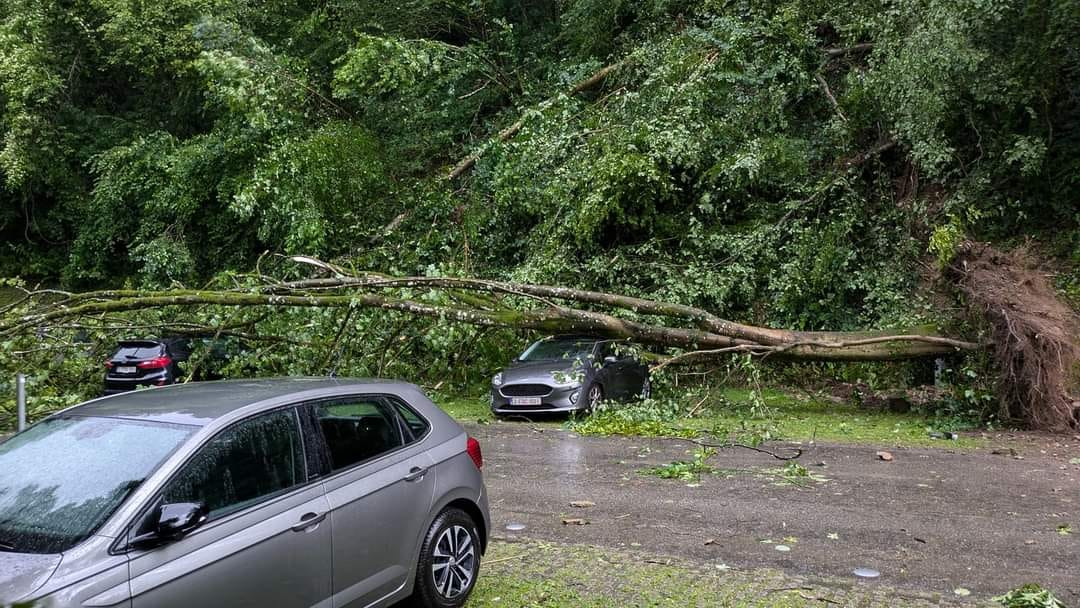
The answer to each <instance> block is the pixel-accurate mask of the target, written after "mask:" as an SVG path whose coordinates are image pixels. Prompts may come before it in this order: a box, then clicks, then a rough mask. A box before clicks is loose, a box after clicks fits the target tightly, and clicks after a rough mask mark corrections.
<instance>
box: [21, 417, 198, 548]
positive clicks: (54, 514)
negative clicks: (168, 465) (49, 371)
mask: <svg viewBox="0 0 1080 608" xmlns="http://www.w3.org/2000/svg"><path fill="white" fill-rule="evenodd" d="M195 430H196V427H190V426H181V425H172V424H161V423H153V422H140V421H135V420H122V419H116V418H83V417H78V416H70V417H54V418H49V419H46V420H43V421H42V422H39V423H37V424H35V425H34V426H32V427H30V428H29V429H27V430H26V431H24V432H22V433H19V434H18V435H15V436H14V437H12V438H10V439H8V440H7V441H5V442H3V443H0V551H15V552H19V553H60V552H63V551H67V550H68V549H70V548H71V547H73V546H75V545H76V544H77V543H79V542H81V541H82V540H83V539H85V538H86V537H87V536H89V535H90V534H92V533H93V531H94V530H95V529H97V527H98V526H99V525H101V523H102V522H104V521H105V520H106V519H107V518H108V517H109V516H110V515H111V514H112V513H113V511H114V510H115V509H116V508H117V507H118V506H119V505H120V503H122V502H123V501H124V499H125V498H127V496H128V495H129V494H130V493H131V492H133V491H134V490H135V488H137V487H139V484H141V483H142V481H143V479H145V478H146V477H147V476H148V475H150V474H151V473H152V472H153V471H154V470H155V469H156V468H157V467H158V465H159V464H161V462H162V461H164V460H165V458H166V457H167V456H168V455H169V454H172V452H173V451H174V450H175V449H176V448H177V447H179V446H180V445H181V444H182V443H183V442H184V441H186V440H187V438H188V437H189V436H190V435H191V434H192V433H193V432H194V431H195Z"/></svg>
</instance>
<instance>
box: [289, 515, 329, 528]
mask: <svg viewBox="0 0 1080 608" xmlns="http://www.w3.org/2000/svg"><path fill="white" fill-rule="evenodd" d="M324 519H326V513H304V515H303V516H302V517H301V518H300V523H298V524H296V525H295V526H293V527H292V531H293V532H303V531H305V530H310V529H311V528H312V527H314V526H317V525H318V524H320V523H322V520H324Z"/></svg>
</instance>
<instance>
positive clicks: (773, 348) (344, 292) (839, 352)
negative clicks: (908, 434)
mask: <svg viewBox="0 0 1080 608" xmlns="http://www.w3.org/2000/svg"><path fill="white" fill-rule="evenodd" d="M320 267H321V266H320ZM341 272H344V271H341ZM262 280H263V281H265V283H264V284H262V285H257V286H254V287H251V286H247V287H243V288H239V287H238V288H235V289H231V290H230V289H221V290H186V289H176V290H168V291H140V290H101V291H94V292H87V293H83V294H70V295H68V296H67V297H64V298H63V299H61V300H59V301H56V300H53V301H43V302H42V303H41V304H40V305H39V306H37V307H34V308H31V309H29V310H27V311H26V312H25V313H24V314H22V315H21V316H15V317H13V316H11V315H9V316H8V317H7V318H4V317H3V316H0V337H5V336H10V335H14V334H17V333H20V332H24V331H28V330H30V329H32V328H35V327H42V326H48V325H50V324H56V323H60V322H64V321H70V320H72V319H78V318H80V317H87V316H91V315H105V314H110V313H116V312H127V311H133V310H140V309H146V308H163V307H170V306H180V307H191V306H207V305H209V306H226V307H235V306H255V307H263V306H291V307H297V306H300V307H366V308H377V309H382V310H387V311H394V312H400V313H405V314H411V315H416V316H422V317H428V318H438V319H447V320H450V321H454V322H459V323H468V324H472V325H479V326H485V327H508V328H516V329H528V330H536V331H542V332H545V333H552V334H554V333H587V334H596V335H603V336H608V337H613V338H622V339H627V340H632V341H635V342H638V343H641V344H645V345H650V346H658V347H662V348H678V349H682V350H687V351H691V352H690V353H688V354H685V355H679V356H677V357H675V358H674V359H669V360H668V361H667V362H665V363H663V364H662V365H670V364H671V363H672V362H678V363H682V362H693V361H698V360H701V359H703V358H708V357H710V356H716V355H719V354H723V353H731V352H748V353H751V354H753V355H757V356H779V357H788V358H796V359H808V360H858V361H877V360H892V359H905V358H913V357H925V356H940V355H945V354H949V353H953V352H957V351H965V350H974V349H977V348H980V345H978V344H974V343H971V342H965V341H962V340H956V339H952V338H947V337H941V336H933V335H925V334H924V333H923V332H911V333H905V334H890V333H884V332H795V331H788V330H780V329H772V328H766V327H756V326H752V325H745V324H741V323H735V322H732V321H728V320H726V319H721V318H719V317H717V316H716V315H713V314H711V313H709V312H708V311H705V310H703V309H700V308H695V307H692V306H685V305H680V304H673V303H669V302H659V301H654V300H647V299H643V298H636V297H631V296H624V295H619V294H611V293H604V292H596V291H589V290H580V289H571V288H565V287H555V286H549V285H532V284H525V283H510V282H504V281H490V280H484V279H474V278H457V277H385V276H380V275H374V274H369V275H363V276H336V277H328V278H315V279H307V280H300V281H291V282H280V281H277V280H275V279H272V278H266V277H262ZM390 289H392V290H399V291H406V292H407V291H409V290H414V289H430V290H439V291H442V292H445V293H448V294H450V295H454V294H462V295H463V294H467V293H470V292H471V293H475V292H486V293H491V294H497V295H502V296H510V297H517V298H523V299H524V300H525V301H527V302H532V303H539V304H540V305H541V306H540V307H534V308H526V309H515V308H511V307H505V306H502V303H497V302H496V304H497V306H484V305H482V304H479V303H477V298H476V297H475V296H474V297H471V298H465V297H462V298H458V299H459V300H460V301H463V302H464V303H465V304H464V305H444V304H432V303H429V302H422V301H417V300H413V299H408V298H396V297H389V296H385V295H382V294H378V293H372V292H373V291H376V290H380V291H381V290H390ZM505 302H507V301H506V300H504V301H503V303H505ZM558 302H570V303H572V304H574V305H575V306H581V305H589V306H590V307H593V306H598V307H605V308H609V309H618V310H624V311H631V312H634V313H637V314H640V315H644V316H645V318H648V319H653V318H655V319H657V320H655V321H653V320H649V321H642V320H631V319H625V318H620V317H618V316H615V315H613V314H609V313H604V312H598V311H595V310H586V309H583V308H579V307H574V306H566V305H561V304H559V303H558ZM685 323H690V324H692V325H693V326H694V327H693V328H687V327H681V326H680V325H681V324H685Z"/></svg>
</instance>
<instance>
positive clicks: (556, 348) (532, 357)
mask: <svg viewBox="0 0 1080 608" xmlns="http://www.w3.org/2000/svg"><path fill="white" fill-rule="evenodd" d="M593 345H594V343H593V342H589V341H582V340H560V339H556V340H540V341H539V342H536V343H535V344H533V345H532V346H530V347H529V348H527V349H526V350H525V352H523V353H521V356H519V357H518V359H519V360H520V361H553V360H557V359H587V358H589V357H590V356H592V351H593Z"/></svg>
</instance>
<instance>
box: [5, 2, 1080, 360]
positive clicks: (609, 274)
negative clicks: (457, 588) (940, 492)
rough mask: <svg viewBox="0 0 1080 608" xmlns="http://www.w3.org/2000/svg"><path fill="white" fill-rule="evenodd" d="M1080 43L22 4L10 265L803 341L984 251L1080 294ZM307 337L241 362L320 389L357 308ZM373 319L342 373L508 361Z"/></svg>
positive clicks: (1031, 33) (818, 27) (732, 15)
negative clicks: (347, 273)
mask: <svg viewBox="0 0 1080 608" xmlns="http://www.w3.org/2000/svg"><path fill="white" fill-rule="evenodd" d="M1076 40H1080V3H1077V2H1075V0H1029V1H1023V0H896V1H893V2H874V1H871V0H858V1H855V2H840V3H838V2H826V1H824V0H770V1H766V2H750V1H747V0H706V1H703V2H687V1H685V0H644V1H639V2H630V1H626V0H617V1H613V0H564V1H562V2H555V1H553V0H529V1H525V2H510V1H509V0H406V1H403V2H393V3H386V2H372V1H368V0H329V1H324V2H307V1H305V0H289V1H282V2H269V3H267V2H256V1H254V0H178V1H176V2H168V3H155V2H145V1H143V0H8V1H6V2H4V3H2V4H0V136H2V142H0V182H2V186H0V235H2V243H0V274H6V275H20V276H24V277H28V278H31V279H33V280H38V279H43V280H45V281H47V282H60V283H63V284H65V285H69V286H74V287H98V286H102V285H117V284H121V283H123V282H125V281H128V282H133V283H143V284H149V285H168V284H170V283H172V282H175V281H182V282H186V283H193V282H200V281H205V280H207V279H208V278H210V277H214V276H216V275H219V273H222V272H225V271H230V270H250V269H251V268H252V267H254V265H255V264H256V262H257V260H258V258H259V256H260V255H261V254H262V253H263V252H265V251H271V252H286V253H305V254H311V255H317V256H321V257H324V258H328V259H334V260H337V261H339V262H342V263H346V264H350V265H353V266H355V267H358V268H365V269H372V270H376V271H382V272H390V273H401V274H425V273H431V272H441V273H448V274H471V275H479V276H492V277H500V278H510V277H513V278H517V279H522V280H530V281H535V282H548V283H562V284H571V285H575V286H582V287H591V288H596V289H603V290H610V291H617V292H623V293H628V294H648V295H650V296H652V297H656V298H660V299H666V300H670V301H674V302H685V303H689V304H694V305H699V306H704V307H707V308H709V309H711V310H714V311H716V312H717V313H719V314H723V315H727V316H730V317H734V318H738V319H743V320H747V321H750V322H756V323H767V324H773V325H777V326H785V327H790V328H796V329H800V328H801V329H819V328H825V329H852V328H862V327H869V326H874V327H900V326H908V325H911V324H913V323H921V322H937V323H940V322H947V321H948V320H949V319H948V317H949V315H947V314H941V313H940V311H938V310H937V309H936V307H932V306H931V305H930V303H929V300H928V299H927V298H926V297H924V294H925V293H926V290H925V289H924V287H925V285H923V284H922V283H924V282H923V281H921V280H920V276H924V275H925V274H926V273H924V269H928V268H929V267H930V266H932V264H927V262H928V261H931V260H932V259H933V258H934V257H936V258H937V259H938V260H939V261H940V262H947V261H948V260H949V259H950V258H951V257H952V254H953V251H954V249H955V247H956V244H957V243H958V242H959V240H960V238H961V237H963V236H964V235H967V236H973V237H976V238H982V239H990V240H998V241H1006V242H1010V241H1018V240H1020V239H1022V238H1024V237H1026V236H1033V237H1035V238H1036V239H1038V240H1039V241H1040V242H1041V243H1042V245H1043V247H1044V249H1045V250H1046V251H1047V252H1048V253H1050V254H1051V255H1053V256H1056V257H1059V258H1061V259H1063V260H1065V261H1066V262H1067V270H1066V272H1065V273H1063V275H1062V277H1063V278H1062V280H1061V281H1060V282H1059V283H1060V285H1059V286H1060V287H1062V288H1063V289H1064V290H1065V291H1066V292H1067V293H1071V294H1075V293H1076V290H1077V287H1076V285H1077V282H1078V279H1080V277H1078V275H1077V274H1076V271H1075V270H1069V269H1075V267H1076V262H1077V261H1078V260H1080V236H1078V231H1077V225H1078V219H1080V208H1078V207H1077V205H1076V201H1077V195H1078V193H1080V188H1078V186H1080V153H1078V151H1080V46H1078V45H1077V44H1076ZM860 44H870V45H872V46H869V47H865V46H855V45H860ZM835 49H849V52H839V51H838V52H831V53H830V52H826V51H827V50H835ZM616 62H619V67H618V69H616V70H615V71H614V72H613V73H612V74H611V75H610V76H609V77H608V78H607V79H606V80H605V81H604V82H603V83H602V85H601V86H599V87H596V88H593V89H590V90H588V91H585V92H583V93H581V94H578V95H572V96H569V95H567V94H566V91H568V90H569V89H570V87H571V86H572V85H573V84H574V83H575V82H579V81H581V80H582V79H584V78H587V77H588V76H589V75H590V74H592V73H594V72H595V71H596V70H597V69H598V68H600V67H601V66H604V65H608V64H612V63H616ZM822 83H825V84H824V85H823V84H822ZM830 96H832V97H834V98H835V102H836V104H837V105H836V106H834V105H833V102H832V101H831V100H830ZM545 101H547V102H548V103H542V102H545ZM520 117H523V118H524V128H523V129H522V130H521V131H520V133H518V134H517V135H516V136H515V137H513V138H511V139H510V140H509V141H506V142H499V141H497V140H496V139H495V137H494V136H495V134H496V133H497V132H498V130H499V129H502V128H505V127H506V126H508V125H509V124H511V123H513V122H514V121H515V120H517V119H518V118H520ZM890 142H895V145H889V144H890ZM882 144H885V145H882ZM472 152H481V153H482V157H481V159H480V161H479V162H478V163H477V165H476V167H475V168H474V169H473V170H472V171H471V172H469V173H468V174H466V175H465V176H463V177H462V178H461V179H459V180H456V181H453V182H451V181H448V180H446V179H445V175H446V173H447V171H448V169H449V167H451V166H452V165H453V164H454V163H455V162H456V161H457V160H458V159H460V158H461V157H463V156H465V155H466V154H469V153H472ZM216 280H219V281H228V280H229V278H228V275H225V276H224V277H222V276H218V278H217V279H216ZM245 314H246V313H245ZM290 314H292V313H282V314H281V315H279V316H278V317H277V318H274V319H271V320H270V321H267V322H264V325H263V326H261V327H260V329H261V330H263V332H264V333H271V334H275V335H279V336H280V335H286V334H291V337H292V338H294V339H296V340H298V341H302V342H306V343H309V344H313V345H314V346H311V348H312V354H311V355H310V356H306V357H303V358H296V353H293V354H292V357H293V358H292V362H291V363H290V362H289V361H286V360H285V358H287V357H288V355H287V354H285V353H282V352H280V351H273V349H269V352H268V353H264V354H262V355H261V356H260V358H257V359H251V360H249V361H248V362H247V363H246V364H243V365H248V366H249V367H250V366H254V367H255V368H257V369H248V370H244V371H248V372H252V371H255V372H266V373H270V372H276V373H299V372H305V373H324V371H325V370H324V369H323V368H325V367H326V366H327V362H328V361H329V360H330V359H329V358H328V357H329V356H330V355H329V354H327V353H326V350H325V349H326V348H331V347H336V346H335V345H337V342H336V341H335V340H334V339H333V338H334V332H335V331H336V329H337V327H338V324H339V323H340V322H341V318H340V317H341V314H343V313H341V312H340V311H338V312H330V311H325V312H318V313H312V312H310V311H302V312H297V313H295V315H293V316H295V318H293V317H290V316H289V315H290ZM252 316H254V313H252ZM368 316H370V315H369V314H368V313H365V314H364V315H361V314H359V313H358V314H357V315H356V316H355V317H354V319H353V320H354V321H355V320H356V319H360V318H361V317H363V319H361V320H360V321H357V323H359V325H358V326H357V329H355V330H354V331H353V332H351V333H354V334H355V335H358V336H362V338H361V339H360V340H359V344H358V345H355V346H353V347H350V348H355V349H356V350H357V352H358V353H364V358H363V361H360V362H354V363H355V366H354V367H353V368H351V369H349V370H348V371H350V372H356V373H378V372H381V373H387V370H386V369H384V367H385V361H383V359H385V357H386V352H387V351H386V346H385V345H386V344H387V343H389V342H392V341H394V340H398V341H407V342H408V343H409V346H408V347H407V348H409V349H413V350H412V351H410V352H412V353H413V355H415V356H414V357H413V358H412V360H413V361H419V360H424V358H425V357H426V358H428V359H429V360H431V361H434V363H431V365H432V367H431V369H445V368H446V366H454V365H459V364H460V365H462V366H466V365H467V361H458V359H456V357H465V359H467V360H468V361H475V360H497V359H499V358H501V356H498V357H494V358H493V359H485V357H488V354H485V353H480V354H478V355H476V356H475V357H473V356H472V355H468V356H465V355H460V354H458V351H460V350H461V346H462V345H463V344H474V343H477V342H478V340H477V339H476V338H477V332H478V330H475V329H467V328H466V329H462V328H458V329H455V330H454V332H460V333H461V334H462V335H457V334H450V333H445V332H443V333H442V334H441V335H438V336H436V335H435V333H436V332H431V331H429V330H430V324H429V323H427V322H419V321H408V320H402V319H394V318H386V317H379V318H378V319H375V318H368ZM203 320H204V321H205V320H206V319H203ZM211 320H212V319H211ZM266 323H269V325H266ZM290 324H292V325H290ZM297 324H299V325H297ZM289 327H299V329H296V330H295V331H294V330H292V329H287V328H289ZM403 336H404V337H403ZM373 345H378V346H373ZM320 349H321V350H320ZM260 352H261V351H260ZM270 353H276V354H270ZM331 354H332V353H331ZM420 355H423V357H421V356H420ZM335 356H336V355H335ZM356 356H357V357H360V354H357V355H356ZM298 361H299V362H302V363H303V364H302V365H300V364H299V363H297V362H298ZM380 361H381V362H380ZM237 365H238V366H241V367H242V364H239V363H238V364H237ZM297 365H300V367H302V368H303V369H296V367H297ZM425 365H427V363H426V362H425ZM439 366H442V367H441V368H440V367H439ZM238 371H239V370H238ZM426 371H428V370H427V369H422V370H421V369H412V368H411V369H408V370H404V369H403V370H401V373H406V372H408V373H418V374H422V373H423V372H426ZM390 373H394V370H392V369H391V370H390ZM468 373H469V372H467V371H464V368H463V369H462V370H456V369H455V374H456V376H455V377H456V378H457V379H459V380H463V379H464V377H465V376H467V375H468Z"/></svg>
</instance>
